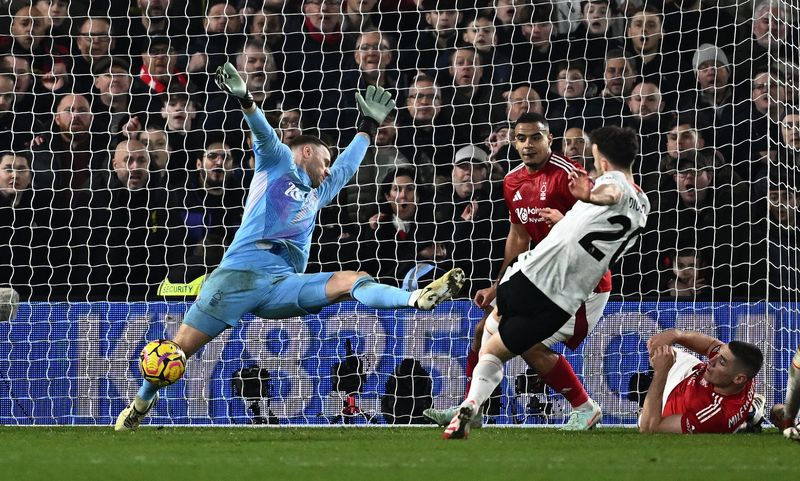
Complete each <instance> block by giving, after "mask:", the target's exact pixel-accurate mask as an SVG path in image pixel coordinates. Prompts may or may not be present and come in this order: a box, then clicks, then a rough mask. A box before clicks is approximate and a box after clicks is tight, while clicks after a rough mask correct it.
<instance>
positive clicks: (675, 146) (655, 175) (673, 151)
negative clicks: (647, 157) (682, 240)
mask: <svg viewBox="0 0 800 481" xmlns="http://www.w3.org/2000/svg"><path fill="white" fill-rule="evenodd" d="M666 137H667V140H666V150H665V152H664V154H663V155H662V156H661V160H660V161H659V163H658V168H657V169H652V170H647V171H642V172H641V183H640V184H639V186H640V187H641V188H642V190H644V192H645V193H646V194H647V195H648V196H649V197H650V202H651V204H652V203H653V202H654V201H655V200H656V197H657V196H658V195H659V192H666V191H668V190H674V189H675V188H676V185H675V180H674V178H673V174H674V173H675V167H676V165H677V163H678V158H680V156H681V155H690V156H694V155H695V154H696V153H697V152H700V151H702V150H703V148H704V147H705V145H706V142H705V139H704V138H703V136H702V135H701V134H700V131H699V130H698V129H697V128H696V127H695V123H694V119H693V118H692V116H691V115H689V116H686V115H682V116H680V117H678V118H676V119H675V120H674V121H673V122H672V123H671V124H670V127H669V131H668V132H667V134H666Z"/></svg>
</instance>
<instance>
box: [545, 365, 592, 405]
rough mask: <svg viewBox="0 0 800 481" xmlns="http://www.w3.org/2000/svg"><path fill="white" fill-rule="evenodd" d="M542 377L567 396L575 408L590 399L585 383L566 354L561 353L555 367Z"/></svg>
mask: <svg viewBox="0 0 800 481" xmlns="http://www.w3.org/2000/svg"><path fill="white" fill-rule="evenodd" d="M540 377H541V379H542V381H544V382H545V383H546V384H547V385H549V386H550V387H552V388H553V389H554V390H555V391H556V392H558V393H561V395H562V396H564V397H565V398H567V401H569V403H570V405H571V406H572V407H573V408H577V407H578V406H581V405H582V404H584V403H586V401H588V400H589V395H588V394H587V393H586V389H584V388H583V384H581V381H580V380H579V379H578V376H576V375H575V371H573V370H572V366H571V365H570V364H569V363H568V362H567V359H566V358H565V357H564V356H561V355H559V356H558V362H557V363H556V365H555V366H553V369H551V370H550V372H548V373H547V374H543V375H540Z"/></svg>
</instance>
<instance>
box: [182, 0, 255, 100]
mask: <svg viewBox="0 0 800 481" xmlns="http://www.w3.org/2000/svg"><path fill="white" fill-rule="evenodd" d="M203 28H204V29H205V35H199V36H197V37H195V38H193V39H192V41H191V43H190V44H189V49H188V52H187V53H188V54H189V65H188V66H187V71H189V72H191V73H195V76H197V80H196V81H194V83H195V84H197V85H199V86H200V87H201V90H203V91H208V90H211V89H212V86H211V84H210V80H211V78H210V75H212V74H213V73H214V72H215V71H216V70H217V67H220V66H222V65H224V64H225V62H228V61H229V60H233V57H234V56H235V55H236V54H237V53H239V52H241V51H242V48H243V47H244V43H245V40H246V39H247V37H246V36H245V35H244V34H243V33H242V29H243V28H244V23H243V21H242V17H241V16H240V15H239V13H238V12H237V11H236V7H234V6H233V4H231V3H229V2H228V1H227V0H212V1H210V2H208V3H207V4H206V12H205V17H204V18H203ZM262 45H263V43H262Z"/></svg>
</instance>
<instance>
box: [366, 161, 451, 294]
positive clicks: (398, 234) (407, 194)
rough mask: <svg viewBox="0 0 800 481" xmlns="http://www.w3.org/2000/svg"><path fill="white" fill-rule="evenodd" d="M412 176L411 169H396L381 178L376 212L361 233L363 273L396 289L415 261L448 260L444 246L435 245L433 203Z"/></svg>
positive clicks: (414, 175)
mask: <svg viewBox="0 0 800 481" xmlns="http://www.w3.org/2000/svg"><path fill="white" fill-rule="evenodd" d="M415 177H416V172H415V171H414V169H413V168H408V167H399V168H397V169H395V170H392V171H391V172H389V174H387V175H386V177H384V178H383V182H382V183H381V187H380V191H379V196H380V209H379V213H377V214H375V215H374V216H372V217H371V218H370V220H369V227H368V228H367V229H364V230H363V235H364V238H363V239H362V242H361V246H360V247H361V249H362V250H361V252H362V253H361V259H362V261H363V262H364V270H365V271H367V272H369V273H370V274H373V275H375V276H376V277H377V278H378V279H379V282H381V283H386V284H392V285H396V286H400V285H401V284H402V280H403V277H404V276H405V275H406V273H407V272H408V271H410V270H411V269H412V268H414V266H415V265H416V264H417V263H418V262H431V263H436V262H438V261H441V260H446V259H447V257H448V253H447V251H446V250H445V247H444V244H442V243H437V242H435V233H436V225H435V223H434V218H433V203H432V202H431V199H430V197H429V196H427V195H426V194H425V193H424V192H425V189H424V188H421V186H419V185H418V184H417V182H416V180H415ZM367 253H369V254H367ZM367 255H368V256H369V258H368V257H367ZM373 255H374V257H373Z"/></svg>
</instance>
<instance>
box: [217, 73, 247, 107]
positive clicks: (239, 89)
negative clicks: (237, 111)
mask: <svg viewBox="0 0 800 481" xmlns="http://www.w3.org/2000/svg"><path fill="white" fill-rule="evenodd" d="M214 82H216V83H217V86H218V87H219V88H221V89H222V90H224V91H225V92H227V93H228V95H232V96H234V97H236V98H237V99H239V103H240V104H242V108H244V109H249V108H250V107H252V105H253V96H252V95H251V94H250V92H248V91H247V85H245V83H244V80H242V77H241V76H239V72H238V71H237V70H236V67H234V66H233V65H232V64H231V63H230V62H225V65H223V66H221V67H217V72H216V73H215V74H214Z"/></svg>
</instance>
